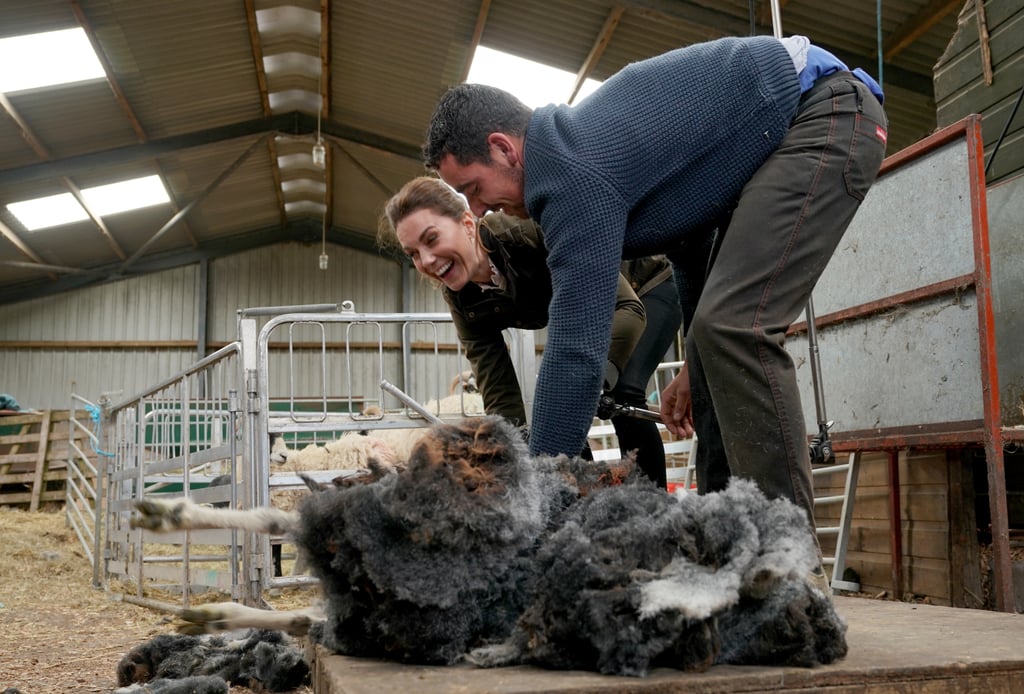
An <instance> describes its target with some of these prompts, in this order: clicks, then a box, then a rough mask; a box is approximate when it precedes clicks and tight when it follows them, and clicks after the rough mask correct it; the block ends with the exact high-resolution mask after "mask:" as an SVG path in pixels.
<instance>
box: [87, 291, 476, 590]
mask: <svg viewBox="0 0 1024 694" xmlns="http://www.w3.org/2000/svg"><path fill="white" fill-rule="evenodd" d="M302 308H303V307H285V309H295V310H296V312H293V313H282V308H274V307H270V308H257V309H245V310H242V311H239V320H238V331H239V340H238V341H236V342H233V343H231V344H230V345H228V346H226V347H224V348H222V349H220V350H218V351H217V352H215V353H213V354H211V355H210V356H208V357H206V358H205V359H202V360H200V361H199V362H197V363H196V364H194V365H193V366H191V367H189V368H188V369H186V370H185V371H183V372H181V373H179V374H176V375H175V376H172V377H171V378H168V379H167V380H165V381H163V382H161V383H159V384H157V385H155V386H153V387H152V388H149V389H147V390H146V391H144V392H143V393H141V394H139V395H137V396H135V397H133V398H130V399H128V400H125V401H124V402H121V403H118V404H117V405H115V406H113V407H110V408H108V409H107V410H106V412H105V413H104V414H105V428H106V439H107V442H106V446H107V448H108V450H111V451H113V457H112V458H110V459H109V462H108V465H107V470H106V474H105V475H103V476H102V480H103V481H102V482H101V484H100V489H101V492H100V498H99V499H98V500H97V509H98V510H97V513H98V516H99V517H100V518H101V519H102V520H101V523H100V525H101V526H102V527H98V528H97V529H96V533H97V537H102V541H101V542H100V545H101V547H102V550H101V551H100V552H97V553H96V556H95V562H96V571H97V573H98V575H99V576H100V583H101V584H102V585H103V586H104V587H105V588H107V589H108V590H118V591H120V592H122V593H125V595H124V599H125V600H127V601H130V602H135V603H138V604H143V605H146V606H149V607H153V608H156V609H162V610H176V609H178V608H181V607H187V606H189V605H190V604H191V603H192V602H193V600H194V598H195V597H196V596H197V595H199V594H201V593H203V592H207V591H217V592H221V593H229V594H230V596H231V599H234V600H238V601H241V602H243V603H245V604H249V605H264V604H265V603H264V601H263V591H264V590H266V589H268V588H275V587H285V586H294V585H303V584H308V583H314V582H315V581H314V579H312V578H311V577H309V576H301V575H300V576H281V577H275V576H274V575H273V573H274V572H273V570H272V561H271V554H272V552H271V539H270V538H268V537H266V536H259V535H255V534H247V533H242V532H239V531H230V530H223V531H222V530H201V531H192V532H181V533H167V534H156V533H151V532H148V531H142V530H133V529H131V528H130V527H129V519H130V517H131V511H132V504H133V503H134V502H135V501H136V500H138V499H139V498H141V497H143V496H146V497H177V496H182V495H187V496H189V497H191V498H192V499H193V500H195V501H197V502H200V503H216V504H224V505H230V506H231V507H233V508H243V509H244V508H254V507H257V506H261V505H266V504H268V503H270V501H271V489H272V488H273V489H287V488H291V487H295V488H303V489H304V488H305V487H304V485H303V484H302V482H301V480H299V479H298V477H297V476H296V475H294V474H287V473H279V472H275V471H272V470H271V469H270V465H269V459H270V440H271V436H285V437H286V439H287V440H288V442H289V443H290V444H291V445H292V446H293V447H298V446H299V445H306V444H308V443H316V444H323V443H326V442H329V441H331V440H334V439H336V438H337V437H338V436H341V435H344V434H346V433H350V432H353V431H362V430H372V429H385V428H409V427H421V426H426V425H428V424H429V422H428V421H427V420H426V419H425V418H424V417H423V416H422V415H420V414H418V413H417V412H416V411H415V409H414V408H412V407H410V406H408V405H407V404H406V403H404V402H402V401H401V400H400V399H398V398H396V397H395V396H394V395H393V394H392V393H391V392H390V390H385V388H384V387H382V385H381V384H382V382H384V381H387V382H390V383H393V384H395V385H396V386H397V387H398V388H399V389H400V391H401V392H404V393H407V394H408V395H409V396H410V397H411V398H413V399H414V400H415V401H416V402H418V403H425V402H427V401H429V400H437V401H439V400H440V399H441V398H443V397H444V396H446V395H448V390H449V387H450V384H451V380H452V377H453V376H454V375H455V374H458V373H460V372H461V371H463V370H465V369H466V368H468V361H467V360H466V359H465V356H464V355H463V353H462V351H461V345H460V344H459V341H458V339H457V336H456V334H455V330H454V327H453V326H452V324H451V317H450V316H449V315H448V314H446V313H445V314H440V313H429V314H415V313H409V314H361V313H356V312H355V310H354V307H352V305H351V304H350V303H347V302H346V303H345V304H342V305H341V306H334V305H331V306H327V307H320V306H317V307H311V308H312V310H311V311H309V312H303V311H302V310H301V309H302ZM371 405H372V406H374V407H376V408H377V409H376V410H374V411H373V412H372V413H370V412H367V408H368V407H369V406H371ZM435 414H437V415H438V416H440V417H442V418H445V419H450V420H455V419H459V418H461V416H462V414H461V413H453V414H447V415H446V414H444V413H441V412H440V411H437V412H435ZM345 472H346V471H323V472H314V473H310V474H311V476H312V477H314V478H316V479H319V480H321V481H328V480H330V479H332V478H334V477H336V476H337V475H338V474H345ZM222 474H226V475H229V476H230V479H231V483H230V484H227V485H224V486H215V487H210V486H208V485H209V483H210V482H211V480H213V478H214V477H216V476H218V475H222ZM101 507H102V511H100V510H99V509H100V508H101ZM218 599H221V598H218Z"/></svg>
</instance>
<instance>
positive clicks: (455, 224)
mask: <svg viewBox="0 0 1024 694" xmlns="http://www.w3.org/2000/svg"><path fill="white" fill-rule="evenodd" d="M395 235H396V236H397V237H398V243H399V244H401V246H402V250H403V251H404V252H405V254H406V255H408V256H409V258H410V259H411V260H412V262H413V265H415V266H416V269H417V270H418V271H419V272H420V273H422V274H424V275H426V276H427V277H432V278H436V279H438V280H440V281H441V282H443V283H444V285H445V286H446V287H448V288H449V289H451V290H452V291H454V292H457V291H459V290H460V289H462V288H463V287H465V286H466V284H467V283H469V282H486V281H488V280H489V279H490V276H491V271H490V265H489V264H488V263H487V260H486V255H485V254H484V253H483V250H482V249H481V248H480V246H479V245H478V243H477V240H476V220H475V219H474V217H473V215H472V213H470V212H466V213H465V214H463V215H462V218H461V219H459V220H455V219H452V218H451V217H448V216H446V215H443V214H440V213H439V212H437V211H436V210H433V209H430V208H421V209H419V210H416V211H415V212H413V213H411V214H409V215H406V216H405V217H404V218H403V219H402V221H400V222H399V223H398V224H397V225H396V227H395Z"/></svg>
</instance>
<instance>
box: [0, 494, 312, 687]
mask: <svg viewBox="0 0 1024 694" xmlns="http://www.w3.org/2000/svg"><path fill="white" fill-rule="evenodd" d="M0 538H2V543H3V544H2V547H3V552H4V554H5V556H4V557H3V558H2V559H0V692H2V691H3V690H4V689H6V688H8V687H16V688H18V689H19V690H20V691H21V692H22V693H23V694H62V693H65V692H66V693H68V694H70V693H72V692H74V693H75V694H89V693H92V692H111V691H113V690H114V689H116V688H117V671H116V668H117V664H118V662H119V661H120V660H121V658H122V657H123V656H124V655H125V653H127V652H128V651H129V650H131V649H132V648H133V647H135V646H137V645H138V644H140V643H142V642H144V641H147V640H149V639H151V638H153V637H154V636H156V635H158V634H171V633H174V629H173V626H172V624H171V619H170V617H169V616H168V615H164V614H162V613H159V612H155V611H153V610H150V609H147V608H144V607H139V606H137V605H132V604H129V603H124V602H115V601H114V600H112V599H111V598H110V596H109V595H108V594H106V593H104V592H103V591H102V590H100V589H96V588H93V587H92V585H91V582H92V567H91V566H90V565H89V562H88V560H87V559H86V557H85V554H84V553H83V552H82V548H81V545H80V544H79V541H78V537H77V536H76V535H75V533H74V531H73V530H71V529H69V528H67V527H65V524H64V513H63V511H62V510H57V511H55V512H45V513H28V512H25V511H15V510H10V509H8V508H7V507H0ZM251 691H252V690H250V689H248V688H246V687H233V688H232V689H231V693H232V694H251ZM296 691H297V692H299V693H300V694H301V693H303V692H309V691H311V690H309V689H308V688H302V689H299V690H296Z"/></svg>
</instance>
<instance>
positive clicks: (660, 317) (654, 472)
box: [611, 281, 682, 488]
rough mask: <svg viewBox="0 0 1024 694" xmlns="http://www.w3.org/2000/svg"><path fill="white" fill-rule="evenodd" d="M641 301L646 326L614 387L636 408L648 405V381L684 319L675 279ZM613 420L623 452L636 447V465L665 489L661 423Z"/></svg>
mask: <svg viewBox="0 0 1024 694" xmlns="http://www.w3.org/2000/svg"><path fill="white" fill-rule="evenodd" d="M640 300H641V301H642V302H643V304H644V311H645V312H646V314H647V325H646V327H645V328H644V331H643V333H642V334H641V335H640V340H639V342H637V345H636V348H635V349H634V350H633V353H632V354H631V355H630V357H629V361H628V362H627V363H626V367H625V368H624V369H623V370H622V373H621V374H619V380H618V382H617V383H616V384H615V388H613V389H612V396H613V397H614V398H615V402H617V403H618V404H620V405H633V406H634V407H644V406H646V404H647V384H648V383H649V382H650V380H651V376H652V375H653V374H654V371H655V369H657V368H658V364H659V363H661V361H662V359H663V358H664V357H665V353H666V352H667V351H668V349H669V347H670V346H671V345H672V342H673V340H675V338H676V335H678V334H679V326H680V323H681V322H682V313H681V311H680V305H679V295H678V294H677V293H676V288H675V284H674V283H673V282H671V281H667V282H662V283H661V284H659V285H658V286H657V287H655V288H654V289H651V290H650V291H649V292H647V293H646V294H644V295H643V296H642V297H640ZM611 422H612V426H613V427H614V428H615V436H616V437H617V438H618V440H619V450H620V451H621V452H622V454H623V455H625V454H626V453H627V452H629V451H634V450H635V451H636V462H637V466H638V467H639V468H640V469H641V470H643V472H644V474H645V475H647V476H648V477H650V478H651V479H652V480H654V482H655V483H656V484H658V485H659V486H660V487H662V488H664V487H665V484H666V482H667V479H666V474H665V446H664V444H663V443H662V441H661V434H660V433H659V432H658V425H657V424H655V423H654V422H649V421H646V420H643V419H637V418H635V417H612V420H611Z"/></svg>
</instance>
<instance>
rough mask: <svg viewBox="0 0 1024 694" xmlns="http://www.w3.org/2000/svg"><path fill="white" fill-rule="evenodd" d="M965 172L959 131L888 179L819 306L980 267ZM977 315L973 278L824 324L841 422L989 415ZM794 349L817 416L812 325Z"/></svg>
mask: <svg viewBox="0 0 1024 694" xmlns="http://www.w3.org/2000/svg"><path fill="white" fill-rule="evenodd" d="M969 173H970V169H969V167H968V158H967V141H966V139H965V138H960V139H957V140H954V141H953V142H951V143H949V144H947V145H945V146H943V147H941V148H939V149H937V150H935V151H934V152H933V153H932V154H930V155H927V156H924V157H922V158H919V159H916V160H913V161H911V162H910V163H908V164H906V165H904V166H901V167H900V168H897V169H895V170H892V171H890V172H889V173H887V174H886V175H885V176H883V177H882V178H880V179H879V181H878V182H877V183H876V184H875V186H874V187H873V188H872V189H871V192H870V194H869V195H868V197H867V198H866V200H865V201H864V204H863V205H862V206H861V209H860V210H859V211H858V213H857V216H856V218H855V219H854V221H853V224H852V225H851V227H850V230H849V231H848V232H847V235H846V237H845V238H844V240H843V242H842V244H841V245H840V248H839V249H838V250H837V252H836V254H835V256H834V257H833V258H832V261H831V262H830V263H829V265H828V267H827V268H826V270H825V274H824V275H823V276H822V278H821V281H820V282H819V284H818V287H817V288H816V289H815V292H814V308H815V311H816V313H817V314H818V315H819V316H820V315H824V314H825V313H827V312H833V311H839V310H842V309H845V308H850V307H854V306H857V305H860V304H863V303H865V302H868V301H872V300H880V299H885V298H888V297H891V296H893V295H895V294H899V293H901V292H905V291H909V290H911V289H915V288H917V287H921V286H925V285H929V284H932V283H935V282H939V281H942V280H946V279H949V278H952V277H958V276H961V275H965V274H968V273H971V272H973V270H974V259H973V258H974V231H973V226H972V217H971V207H970V201H971V190H970V182H969ZM978 315H979V308H978V303H977V297H976V295H975V292H974V289H973V288H970V289H967V290H964V291H961V292H957V293H952V292H950V293H946V294H942V295H940V296H937V297H934V298H932V299H929V300H925V301H919V302H915V303H909V304H903V305H900V306H898V307H894V308H893V309H891V310H888V311H885V312H882V313H875V314H872V315H870V316H867V317H863V318H858V319H856V320H847V321H845V322H841V323H838V324H832V325H827V326H824V327H821V328H819V329H818V331H817V333H818V347H819V353H820V355H821V365H822V371H821V373H822V382H823V385H824V394H825V406H826V411H827V415H828V418H829V419H832V420H834V421H835V426H834V428H833V431H834V432H841V431H857V430H862V429H870V428H877V427H881V428H891V427H901V426H908V425H917V424H939V423H948V422H959V421H963V420H971V419H981V418H982V417H983V414H984V412H983V399H982V396H983V393H982V384H981V375H982V369H981V348H980V343H979V333H978V330H979V327H978ZM786 348H787V350H789V352H790V353H791V354H792V355H793V356H794V361H795V363H796V365H797V377H798V382H799V384H800V389H801V397H802V399H803V407H804V415H805V417H806V419H807V422H808V425H809V427H810V425H811V423H813V422H815V421H816V419H817V417H816V413H815V406H814V388H813V382H812V379H811V369H810V366H809V362H808V350H807V339H806V334H804V335H802V336H800V337H798V338H796V339H792V340H789V341H788V342H787V345H786ZM814 429H816V427H811V430H812V431H813V430H814Z"/></svg>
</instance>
